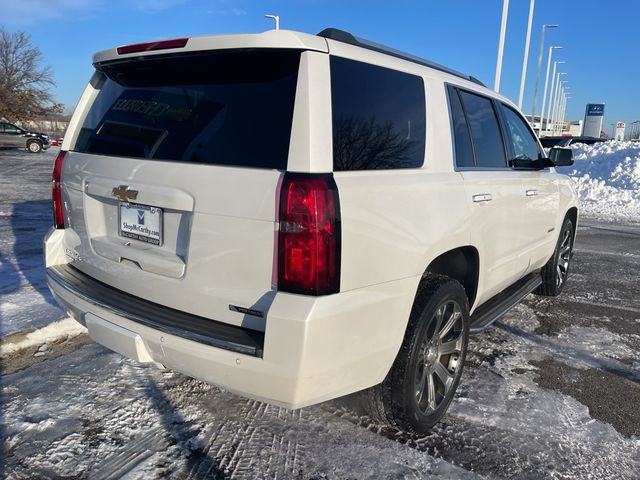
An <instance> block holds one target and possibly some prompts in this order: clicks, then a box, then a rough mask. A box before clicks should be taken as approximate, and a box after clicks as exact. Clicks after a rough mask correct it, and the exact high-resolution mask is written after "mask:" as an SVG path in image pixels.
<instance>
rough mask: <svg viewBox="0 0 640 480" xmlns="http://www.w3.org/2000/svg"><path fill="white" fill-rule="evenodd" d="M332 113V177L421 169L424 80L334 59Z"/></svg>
mask: <svg viewBox="0 0 640 480" xmlns="http://www.w3.org/2000/svg"><path fill="white" fill-rule="evenodd" d="M331 108H332V111H333V169H334V171H344V170H381V169H395V168H417V167H420V166H422V164H423V162H424V150H425V123H426V112H425V95H424V82H423V80H422V78H420V77H417V76H415V75H409V74H407V73H403V72H398V71H395V70H390V69H388V68H382V67H378V66H375V65H369V64H366V63H362V62H356V61H353V60H347V59H344V58H340V57H331Z"/></svg>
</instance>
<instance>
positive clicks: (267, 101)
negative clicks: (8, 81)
mask: <svg viewBox="0 0 640 480" xmlns="http://www.w3.org/2000/svg"><path fill="white" fill-rule="evenodd" d="M299 61H300V53H299V52H294V51H286V50H277V51H273V50H264V49H262V50H256V51H235V52H218V53H207V54H199V55H182V56H177V57H164V58H153V57H151V58H150V59H147V60H143V61H130V62H120V63H115V64H112V65H109V64H107V65H105V66H103V67H102V71H103V72H104V73H105V74H106V76H107V77H108V78H107V80H106V81H105V83H104V85H103V87H102V89H101V90H100V93H99V94H98V96H97V98H96V100H95V102H94V103H93V105H92V107H91V110H90V112H89V114H88V116H87V118H86V120H85V122H84V124H83V126H82V129H81V132H80V135H79V137H78V141H77V143H76V146H75V150H76V151H79V152H86V153H94V154H103V155H116V156H126V157H136V158H147V159H154V160H174V161H182V162H197V163H211V164H217V165H241V166H247V167H260V168H274V169H285V168H286V165H287V157H288V153H289V137H290V134H291V122H292V118H293V105H294V98H295V90H296V82H297V72H298V65H299Z"/></svg>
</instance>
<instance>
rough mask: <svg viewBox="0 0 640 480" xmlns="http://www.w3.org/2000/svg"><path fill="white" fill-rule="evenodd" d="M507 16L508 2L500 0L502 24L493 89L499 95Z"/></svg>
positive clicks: (507, 0)
mask: <svg viewBox="0 0 640 480" xmlns="http://www.w3.org/2000/svg"><path fill="white" fill-rule="evenodd" d="M508 14H509V0H502V22H501V24H500V41H499V42H498V60H497V62H496V79H495V82H494V84H493V89H494V90H495V91H496V92H498V93H500V76H501V75H502V54H503V53H504V37H505V34H506V33H507V16H508Z"/></svg>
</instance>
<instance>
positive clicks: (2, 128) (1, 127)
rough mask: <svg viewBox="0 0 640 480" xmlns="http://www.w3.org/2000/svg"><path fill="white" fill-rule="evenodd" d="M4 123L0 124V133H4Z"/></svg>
mask: <svg viewBox="0 0 640 480" xmlns="http://www.w3.org/2000/svg"><path fill="white" fill-rule="evenodd" d="M4 125H5V124H4V123H0V133H4Z"/></svg>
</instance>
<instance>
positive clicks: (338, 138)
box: [333, 117, 417, 170]
mask: <svg viewBox="0 0 640 480" xmlns="http://www.w3.org/2000/svg"><path fill="white" fill-rule="evenodd" d="M416 147H417V145H416V142H414V141H411V140H409V139H408V138H406V137H404V136H403V135H402V134H400V133H399V132H397V131H396V130H395V128H394V125H393V124H392V123H391V122H377V121H376V118H375V117H370V118H368V119H354V118H352V117H340V118H338V120H337V122H336V124H335V126H334V130H333V162H334V165H335V166H336V168H337V169H338V170H366V169H368V170H371V169H387V168H399V167H400V166H411V165H412V163H413V162H412V161H413V158H414V155H415V153H416Z"/></svg>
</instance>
